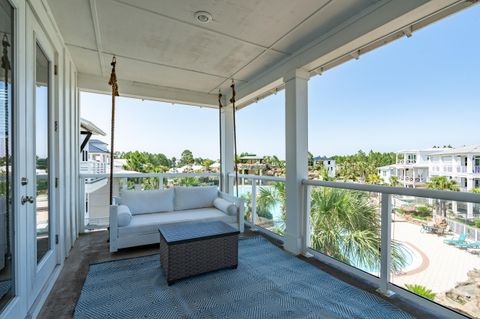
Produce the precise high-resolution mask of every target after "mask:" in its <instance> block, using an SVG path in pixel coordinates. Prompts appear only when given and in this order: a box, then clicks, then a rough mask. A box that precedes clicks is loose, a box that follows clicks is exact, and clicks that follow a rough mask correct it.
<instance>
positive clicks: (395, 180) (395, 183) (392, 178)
mask: <svg viewBox="0 0 480 319" xmlns="http://www.w3.org/2000/svg"><path fill="white" fill-rule="evenodd" d="M390 186H400V181H399V180H398V177H397V176H390Z"/></svg>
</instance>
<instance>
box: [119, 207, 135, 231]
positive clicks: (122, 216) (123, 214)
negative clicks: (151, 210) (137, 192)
mask: <svg viewBox="0 0 480 319" xmlns="http://www.w3.org/2000/svg"><path fill="white" fill-rule="evenodd" d="M131 221H132V213H131V212H130V209H129V208H128V206H125V205H119V206H118V208H117V225H118V227H125V226H128V225H129V224H130V222H131Z"/></svg>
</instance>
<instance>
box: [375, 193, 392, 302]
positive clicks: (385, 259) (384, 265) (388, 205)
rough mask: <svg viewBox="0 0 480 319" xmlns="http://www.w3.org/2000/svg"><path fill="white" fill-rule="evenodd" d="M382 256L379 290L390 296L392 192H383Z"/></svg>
mask: <svg viewBox="0 0 480 319" xmlns="http://www.w3.org/2000/svg"><path fill="white" fill-rule="evenodd" d="M381 195H382V202H381V205H382V206H381V232H380V235H381V250H380V253H381V257H380V287H379V289H378V290H379V292H380V293H382V294H383V295H386V296H389V295H391V294H392V293H391V292H390V291H389V289H388V287H389V284H390V274H391V271H390V270H391V265H392V264H391V260H392V258H391V257H392V254H391V240H392V197H391V195H390V194H385V193H381Z"/></svg>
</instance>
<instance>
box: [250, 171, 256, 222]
mask: <svg viewBox="0 0 480 319" xmlns="http://www.w3.org/2000/svg"><path fill="white" fill-rule="evenodd" d="M256 220H257V181H256V179H254V178H252V227H251V229H252V230H255V229H256Z"/></svg>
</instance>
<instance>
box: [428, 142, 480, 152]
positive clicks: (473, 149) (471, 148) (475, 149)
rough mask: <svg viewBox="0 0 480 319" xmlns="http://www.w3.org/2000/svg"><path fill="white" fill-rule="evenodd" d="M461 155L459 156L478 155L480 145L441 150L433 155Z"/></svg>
mask: <svg viewBox="0 0 480 319" xmlns="http://www.w3.org/2000/svg"><path fill="white" fill-rule="evenodd" d="M457 154H458V155H461V154H478V155H480V144H474V145H467V146H462V147H457V148H448V149H443V151H442V152H438V153H436V154H435V155H457Z"/></svg>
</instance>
